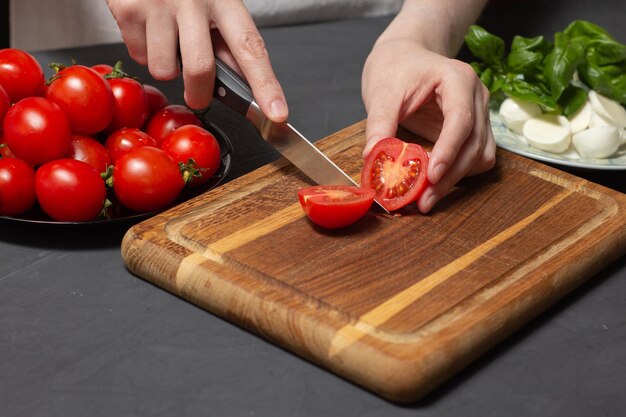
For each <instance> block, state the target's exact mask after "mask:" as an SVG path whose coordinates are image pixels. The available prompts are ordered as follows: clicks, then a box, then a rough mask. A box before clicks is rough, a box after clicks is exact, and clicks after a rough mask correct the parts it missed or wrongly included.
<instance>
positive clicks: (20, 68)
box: [0, 48, 45, 103]
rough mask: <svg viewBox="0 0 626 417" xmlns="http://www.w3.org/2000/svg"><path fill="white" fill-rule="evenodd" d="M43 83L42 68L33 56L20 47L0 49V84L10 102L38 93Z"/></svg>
mask: <svg viewBox="0 0 626 417" xmlns="http://www.w3.org/2000/svg"><path fill="white" fill-rule="evenodd" d="M44 83H45V79H44V75H43V69H42V68H41V65H39V62H37V60H36V59H35V57H33V56H32V55H30V54H29V53H28V52H24V51H22V50H20V49H15V48H5V49H0V84H2V86H3V87H4V89H5V90H6V92H7V94H8V95H9V97H10V99H11V103H17V102H18V101H20V100H21V99H23V98H26V97H33V96H38V95H40V94H41V92H42V90H43V87H44Z"/></svg>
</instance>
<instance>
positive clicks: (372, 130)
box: [363, 99, 399, 158]
mask: <svg viewBox="0 0 626 417" xmlns="http://www.w3.org/2000/svg"><path fill="white" fill-rule="evenodd" d="M373 102H375V104H373V105H371V106H370V108H369V109H368V115H367V121H366V127H365V137H366V138H367V142H366V143H365V148H364V149H363V158H367V156H368V155H369V153H370V151H371V150H372V148H373V147H374V145H376V144H377V143H378V142H380V141H381V140H383V139H385V138H388V137H391V136H395V135H396V132H397V131H398V115H399V108H398V104H397V103H396V101H395V100H394V101H391V100H379V99H378V100H373Z"/></svg>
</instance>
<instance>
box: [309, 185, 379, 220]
mask: <svg viewBox="0 0 626 417" xmlns="http://www.w3.org/2000/svg"><path fill="white" fill-rule="evenodd" d="M374 195H375V192H374V190H372V189H371V188H364V187H356V186H347V185H316V186H312V187H306V188H302V189H300V190H299V191H298V199H299V200H300V205H301V206H302V209H303V210H304V212H305V213H306V215H307V216H308V217H309V219H311V221H312V222H313V223H315V224H317V225H319V226H322V227H325V228H327V229H337V228H340V227H346V226H349V225H351V224H352V223H354V222H356V221H357V220H359V219H360V218H361V217H363V216H364V215H365V213H367V211H368V210H369V208H370V206H371V205H372V203H373V202H374Z"/></svg>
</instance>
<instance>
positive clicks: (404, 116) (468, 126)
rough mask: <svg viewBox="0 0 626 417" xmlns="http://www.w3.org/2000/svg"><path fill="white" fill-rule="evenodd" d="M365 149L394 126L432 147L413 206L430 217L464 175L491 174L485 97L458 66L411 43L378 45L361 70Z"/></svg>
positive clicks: (470, 72) (492, 148) (392, 133)
mask: <svg viewBox="0 0 626 417" xmlns="http://www.w3.org/2000/svg"><path fill="white" fill-rule="evenodd" d="M362 86H363V88H362V90H363V101H364V103H365V108H366V110H367V114H368V117H367V128H366V136H367V144H366V146H365V149H364V151H363V156H364V157H365V156H367V154H368V153H369V151H370V150H371V149H372V147H373V146H374V145H375V144H376V143H377V142H378V141H379V140H381V139H384V138H386V137H390V136H395V135H396V132H397V128H398V125H399V124H400V125H402V126H403V127H405V128H407V129H409V130H410V131H412V132H414V133H416V134H417V135H419V136H421V137H423V138H425V139H427V140H429V141H431V142H434V143H435V145H434V146H433V149H432V152H431V155H430V162H429V167H428V172H427V175H428V180H429V181H430V183H431V184H430V185H429V186H428V187H427V188H426V190H425V191H424V193H423V194H422V196H421V197H420V198H419V199H418V201H417V206H418V208H419V210H420V211H421V212H422V213H427V212H429V211H430V210H431V209H432V208H433V206H434V205H435V204H436V203H437V202H438V201H439V200H441V198H443V197H444V196H445V195H446V194H447V193H448V192H449V191H450V190H451V189H452V188H453V186H454V185H455V184H456V183H457V182H458V181H459V180H460V179H461V178H463V177H464V176H467V175H473V174H478V173H480V172H484V171H487V170H489V169H491V168H492V167H493V166H494V164H495V141H494V139H493V133H492V132H491V125H490V122H489V108H488V104H489V92H488V90H487V88H486V87H485V86H484V85H483V84H482V82H481V81H480V79H479V78H478V77H477V75H476V73H475V72H474V70H473V69H472V68H471V67H470V66H469V65H468V64H465V63H463V62H461V61H458V60H454V59H450V58H446V57H445V56H443V55H440V54H437V53H434V52H431V51H429V50H427V49H425V48H423V47H422V46H421V45H420V44H419V43H417V42H414V41H412V40H410V39H403V38H400V39H393V40H389V41H386V42H381V43H377V44H376V45H375V46H374V49H373V50H372V52H371V53H370V55H369V57H368V58H367V61H366V63H365V67H364V70H363V79H362Z"/></svg>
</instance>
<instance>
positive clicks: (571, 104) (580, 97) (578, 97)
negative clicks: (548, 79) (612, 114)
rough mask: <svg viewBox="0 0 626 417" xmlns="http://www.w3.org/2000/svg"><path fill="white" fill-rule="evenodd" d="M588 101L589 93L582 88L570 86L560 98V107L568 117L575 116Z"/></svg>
mask: <svg viewBox="0 0 626 417" xmlns="http://www.w3.org/2000/svg"><path fill="white" fill-rule="evenodd" d="M585 101H587V91H585V90H584V89H582V88H580V87H576V86H573V85H571V84H570V85H569V86H568V87H567V88H566V89H565V90H564V91H563V94H561V97H559V100H558V105H559V106H560V107H561V110H562V111H563V114H564V115H565V116H567V117H570V116H572V115H573V114H575V113H576V112H577V111H578V110H579V109H580V108H581V107H582V106H583V104H585Z"/></svg>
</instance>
